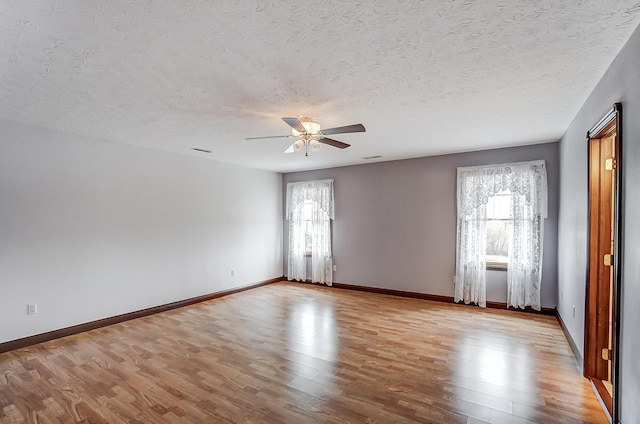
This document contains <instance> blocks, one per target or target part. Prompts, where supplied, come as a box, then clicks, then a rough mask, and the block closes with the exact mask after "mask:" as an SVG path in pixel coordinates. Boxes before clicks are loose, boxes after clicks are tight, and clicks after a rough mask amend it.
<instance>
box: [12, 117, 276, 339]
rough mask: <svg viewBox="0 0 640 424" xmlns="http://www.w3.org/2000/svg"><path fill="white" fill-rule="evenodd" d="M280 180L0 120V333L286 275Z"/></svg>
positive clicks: (60, 324)
mask: <svg viewBox="0 0 640 424" xmlns="http://www.w3.org/2000/svg"><path fill="white" fill-rule="evenodd" d="M281 188H282V177H281V175H280V174H277V173H272V172H264V171H257V170H252V169H247V168H242V167H237V166H231V165H226V164H222V163H219V162H214V161H211V160H205V159H199V158H193V157H188V156H180V155H175V154H170V153H165V152H161V151H155V150H150V149H142V148H134V147H128V146H122V145H117V144H110V143H105V142H100V141H95V140H88V139H84V138H81V137H76V136H72V135H69V134H63V133H59V132H52V131H48V130H43V129H38V128H33V127H26V126H22V125H18V124H14V123H9V122H3V121H0V342H4V341H9V340H14V339H18V338H22V337H26V336H29V335H34V334H38V333H42V332H46V331H50V330H54V329H59V328H64V327H68V326H71V325H75V324H80V323H84V322H88V321H92V320H96V319H100V318H105V317H110V316H114V315H118V314H122V313H126V312H132V311H135V310H139V309H143V308H148V307H151V306H157V305H161V304H165V303H168V302H173V301H177V300H183V299H187V298H190V297H194V296H199V295H203V294H207V293H213V292H217V291H221V290H225V289H229V288H233V287H239V286H243V285H246V284H252V283H256V282H259V281H263V280H267V279H270V278H275V277H278V276H281V275H282V253H281V252H282V200H281V199H282V194H281V193H282V192H281ZM231 269H233V270H234V271H235V276H234V277H232V276H231ZM29 303H37V304H38V308H39V312H38V314H36V315H27V313H26V305H27V304H29Z"/></svg>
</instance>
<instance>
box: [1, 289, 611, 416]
mask: <svg viewBox="0 0 640 424" xmlns="http://www.w3.org/2000/svg"><path fill="white" fill-rule="evenodd" d="M206 422H217V423H218V422H219V423H238V422H242V423H245V422H246V423H269V424H272V423H391V422H393V423H416V422H418V423H438V424H440V423H460V424H464V423H467V424H487V423H510V424H511V423H527V424H530V423H550V424H556V423H594V424H600V423H607V422H608V421H607V418H606V416H605V414H604V412H603V411H602V408H601V406H600V404H599V403H598V401H597V400H596V398H595V395H594V394H593V391H592V390H591V387H590V385H589V383H588V382H587V381H586V380H585V379H583V378H582V377H581V375H580V374H579V373H578V371H577V369H576V366H575V360H574V358H573V354H572V352H571V350H570V347H569V345H568V344H567V342H566V340H565V338H564V334H563V333H562V330H561V328H560V326H559V325H558V323H557V322H556V321H555V319H554V318H553V317H549V316H544V315H533V314H525V313H520V312H514V311H501V310H495V309H487V310H482V309H479V308H476V307H470V306H463V305H453V304H446V303H440V302H433V301H428V300H421V299H412V298H403V297H396V296H390V295H385V294H377V293H367V292H358V291H351V290H341V289H334V288H327V287H322V286H316V285H307V284H297V283H287V282H282V283H276V284H271V285H267V286H263V287H260V288H256V289H253V290H250V291H245V292H242V293H237V294H233V295H230V296H227V297H223V298H217V299H212V300H208V301H206V302H203V303H199V304H195V305H191V306H188V307H184V308H180V309H174V310H170V311H166V312H163V313H160V314H157V315H152V316H146V317H143V318H139V319H136V320H131V321H126V322H122V323H119V324H115V325H112V326H109V327H103V328H99V329H95V330H92V331H89V332H86V333H81V334H77V335H72V336H69V337H66V338H63V339H58V340H53V341H49V342H45V343H42V344H39V345H34V346H30V347H27V348H23V349H19V350H15V351H11V352H6V353H3V354H0V424H5V423H7V424H8V423H11V424H13V423H54V424H58V423H65V424H66V423H206Z"/></svg>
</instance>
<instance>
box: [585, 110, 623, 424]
mask: <svg viewBox="0 0 640 424" xmlns="http://www.w3.org/2000/svg"><path fill="white" fill-rule="evenodd" d="M614 120H615V126H616V138H615V143H614V148H615V151H616V166H615V169H614V172H615V180H616V185H615V191H614V193H615V204H614V206H615V207H614V228H613V237H614V245H613V246H614V247H613V253H614V254H613V281H612V282H613V288H612V289H613V290H612V292H613V300H612V304H613V311H612V314H613V320H612V331H613V335H612V342H613V343H612V345H613V358H612V364H611V374H612V375H611V379H612V385H613V393H612V404H611V409H612V414H611V415H612V416H611V418H612V421H613V423H618V422H619V410H620V408H619V403H620V381H619V364H620V349H619V346H620V305H621V302H620V293H621V289H622V272H621V271H622V256H623V252H622V246H623V242H622V241H623V240H622V235H623V233H624V232H623V223H624V220H623V214H622V210H623V209H622V207H623V197H622V193H623V192H624V191H623V180H622V169H623V168H622V165H623V160H622V159H623V157H622V104H621V103H616V104H614V105H613V108H611V110H609V111H608V112H607V113H606V114H605V115H604V116H603V117H602V119H600V120H599V121H598V123H597V124H596V125H594V126H593V127H592V128H591V129H590V130H589V131H588V132H587V152H588V154H587V172H589V170H590V165H589V164H590V163H591V153H590V146H589V143H590V142H591V140H592V139H595V138H599V136H600V133H601V132H602V131H603V130H604V129H606V128H607V127H608V126H609V125H610V124H611V123H612V122H613V121H614ZM590 181H591V177H590V176H589V179H588V202H589V205H588V208H587V250H588V254H587V275H586V280H587V281H586V296H585V330H584V331H585V335H584V363H583V373H584V376H585V377H587V378H589V379H590V380H592V384H593V382H594V381H593V380H594V377H595V367H596V365H595V364H596V360H597V353H596V352H597V346H594V344H595V343H594V342H592V341H593V340H595V337H589V335H590V334H592V332H593V333H594V332H595V327H596V312H595V311H593V310H592V306H591V302H590V298H591V296H592V295H593V294H594V292H596V290H594V288H593V287H590V284H589V276H590V272H589V271H590V267H591V263H590V256H591V240H590V238H591V218H590V212H589V211H590V210H591V204H590V202H591V198H590V197H591V196H590V193H591V182H590ZM600 386H601V387H602V389H604V386H603V385H602V383H601V382H600ZM594 387H595V388H596V392H597V394H598V395H599V396H601V395H600V393H598V390H599V389H600V388H599V387H598V386H597V385H596V384H594ZM601 397H602V396H601Z"/></svg>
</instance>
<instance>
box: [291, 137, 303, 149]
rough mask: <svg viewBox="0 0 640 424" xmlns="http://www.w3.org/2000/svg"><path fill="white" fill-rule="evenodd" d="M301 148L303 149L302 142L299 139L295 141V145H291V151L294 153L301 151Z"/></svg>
mask: <svg viewBox="0 0 640 424" xmlns="http://www.w3.org/2000/svg"><path fill="white" fill-rule="evenodd" d="M303 147H304V140H303V139H301V138H300V139H298V140H296V142H295V143H293V151H294V152H299V151H300V150H302V148H303Z"/></svg>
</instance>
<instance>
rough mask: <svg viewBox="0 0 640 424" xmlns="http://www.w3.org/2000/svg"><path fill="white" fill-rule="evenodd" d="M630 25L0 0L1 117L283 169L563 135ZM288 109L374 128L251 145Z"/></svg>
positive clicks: (273, 4)
mask: <svg viewBox="0 0 640 424" xmlns="http://www.w3.org/2000/svg"><path fill="white" fill-rule="evenodd" d="M639 22H640V2H639V1H638V0H615V1H605V0H584V1H578V0H566V1H557V0H520V1H515V0H514V1H508V0H484V1H470V0H466V1H454V0H429V1H421V0H406V1H390V0H325V1H322V2H320V1H312V0H297V1H286V0H253V1H252V0H238V1H223V0H217V1H215V0H214V1H204V0H164V1H153V0H111V1H103V0H74V1H70V0H29V1H25V0H4V1H2V3H1V4H0V40H1V41H0V119H5V120H10V121H16V122H21V123H26V124H31V125H36V126H41V127H47V128H52V129H56V130H61V131H66V132H70V133H74V134H78V135H85V136H90V137H93V138H98V139H102V140H106V141H111V142H115V143H125V144H131V145H137V146H144V147H149V148H156V149H162V150H167V151H171V152H175V153H179V154H185V155H194V156H200V157H207V158H212V159H215V160H219V161H224V162H229V163H235V164H241V165H246V166H250V167H255V168H262V169H268V170H274V171H281V172H288V171H295V170H304V169H315V168H324V167H331V166H340V165H349V164H356V163H363V162H366V160H364V159H363V157H367V156H374V155H382V156H383V157H382V159H376V160H391V159H400V158H409V157H418V156H426V155H435V154H443V153H452V152H460V151H469V150H479V149H485V148H493V147H503V146H515V145H521V144H532V143H540V142H546V141H556V140H558V139H559V138H560V137H561V136H562V134H563V132H564V130H565V129H566V128H567V126H568V125H569V123H570V121H571V119H572V118H573V117H574V116H575V114H576V113H577V111H578V109H579V108H580V106H581V105H582V104H583V102H584V101H585V100H586V97H587V96H588V94H589V93H590V92H591V90H592V89H593V87H594V86H595V84H596V83H597V81H598V80H599V79H600V77H601V76H602V75H603V73H604V71H605V70H606V68H607V67H608V66H609V64H610V63H611V61H612V60H613V58H614V57H615V55H616V54H617V53H618V52H619V50H620V48H621V47H622V46H623V44H624V42H625V41H626V40H627V39H628V38H629V36H630V35H631V33H632V31H633V30H634V29H635V28H636V27H637V26H638V23H639ZM603 112H604V106H603ZM297 115H304V116H312V117H314V118H316V121H318V122H319V123H320V124H321V125H322V127H323V128H328V127H334V126H342V125H348V124H353V123H362V124H364V125H365V127H366V128H367V132H366V133H360V134H345V135H335V136H333V138H336V139H338V140H341V141H344V142H347V143H350V144H352V147H350V148H349V149H345V150H339V149H336V148H333V147H330V146H324V147H323V148H322V149H321V151H319V152H317V153H312V154H310V156H309V157H306V158H305V157H304V156H303V154H302V153H297V154H289V155H285V154H283V153H282V151H283V150H284V149H285V148H286V147H287V146H288V145H289V144H290V143H291V142H292V141H293V140H292V139H286V138H284V139H270V140H251V141H245V140H244V138H245V137H252V136H262V135H278V134H288V133H289V131H290V128H289V127H288V126H287V125H286V124H285V123H284V122H282V121H281V120H280V118H281V117H283V116H297ZM192 147H197V148H202V149H208V150H211V151H212V152H213V153H211V154H209V155H207V154H204V153H198V152H194V151H192V150H190V149H191V148H192Z"/></svg>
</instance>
